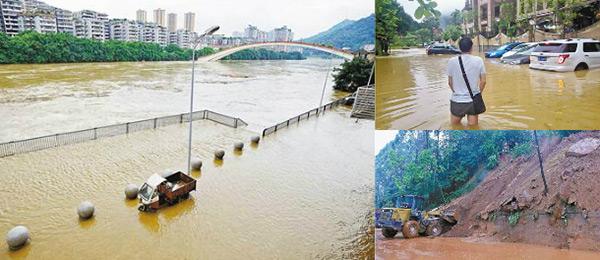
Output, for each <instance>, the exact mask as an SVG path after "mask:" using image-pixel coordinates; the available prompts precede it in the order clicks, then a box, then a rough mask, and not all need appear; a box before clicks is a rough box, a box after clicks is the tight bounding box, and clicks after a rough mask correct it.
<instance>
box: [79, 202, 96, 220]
mask: <svg viewBox="0 0 600 260" xmlns="http://www.w3.org/2000/svg"><path fill="white" fill-rule="evenodd" d="M77 214H79V217H80V218H82V219H88V218H91V217H92V216H94V204H92V203H91V202H89V201H84V202H82V203H81V204H79V208H77Z"/></svg>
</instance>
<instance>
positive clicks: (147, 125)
mask: <svg viewBox="0 0 600 260" xmlns="http://www.w3.org/2000/svg"><path fill="white" fill-rule="evenodd" d="M189 119H190V115H189V113H184V114H179V115H172V116H164V117H157V118H152V119H146V120H140V121H134V122H128V123H123V124H115V125H108V126H102V127H95V128H90V129H86V130H79V131H73V132H67V133H60V134H53V135H46V136H41V137H35V138H30V139H26V140H20V141H11V142H8V143H0V158H2V157H6V156H11V155H15V154H20V153H27V152H33V151H39V150H43V149H48V148H52V147H57V146H63V145H69V144H75V143H81V142H85V141H90V140H96V139H100V138H103V137H110V136H116V135H123V134H129V133H133V132H138V131H142V130H147V129H156V128H159V127H163V126H168V125H174V124H181V123H184V122H189ZM191 119H192V121H197V120H210V121H213V122H216V123H219V124H223V125H226V126H230V127H233V128H237V127H242V126H247V125H248V124H246V122H244V120H242V119H239V118H234V117H230V116H226V115H223V114H219V113H216V112H212V111H209V110H201V111H196V112H194V113H192V118H191Z"/></svg>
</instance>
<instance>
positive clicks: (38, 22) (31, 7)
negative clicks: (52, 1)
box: [19, 0, 57, 33]
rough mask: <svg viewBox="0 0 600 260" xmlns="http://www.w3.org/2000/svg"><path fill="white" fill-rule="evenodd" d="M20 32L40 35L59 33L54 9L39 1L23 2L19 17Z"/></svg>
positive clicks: (27, 0)
mask: <svg viewBox="0 0 600 260" xmlns="http://www.w3.org/2000/svg"><path fill="white" fill-rule="evenodd" d="M19 30H20V31H36V32H39V33H52V32H57V30H56V17H55V13H54V7H52V6H49V5H47V4H46V3H44V2H40V1H37V0H25V1H23V9H22V12H21V16H19Z"/></svg>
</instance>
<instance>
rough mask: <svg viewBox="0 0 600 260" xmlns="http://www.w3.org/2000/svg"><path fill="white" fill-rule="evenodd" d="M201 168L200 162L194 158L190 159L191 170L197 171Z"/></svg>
mask: <svg viewBox="0 0 600 260" xmlns="http://www.w3.org/2000/svg"><path fill="white" fill-rule="evenodd" d="M201 168H202V160H200V159H198V158H195V159H192V170H195V171H199V170H200V169H201Z"/></svg>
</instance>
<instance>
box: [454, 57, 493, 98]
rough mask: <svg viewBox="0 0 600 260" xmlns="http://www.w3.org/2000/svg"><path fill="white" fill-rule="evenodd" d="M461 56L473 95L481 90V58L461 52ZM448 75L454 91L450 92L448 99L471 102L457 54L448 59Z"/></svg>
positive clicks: (483, 69) (482, 67)
mask: <svg viewBox="0 0 600 260" xmlns="http://www.w3.org/2000/svg"><path fill="white" fill-rule="evenodd" d="M461 57H462V60H463V65H464V67H465V72H466V73H467V78H468V79H469V84H470V86H471V90H472V91H473V95H476V94H478V93H480V92H481V91H480V90H479V77H480V76H481V75H484V74H485V66H484V64H483V59H481V57H478V56H473V55H470V54H463V55H461ZM448 76H450V77H452V86H453V88H454V93H452V97H451V98H450V100H451V101H454V102H456V103H470V102H473V100H472V99H471V95H469V90H468V89H467V84H466V83H465V80H464V78H463V75H462V71H461V69H460V63H459V62H458V56H457V57H453V58H451V59H450V60H449V61H448Z"/></svg>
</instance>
